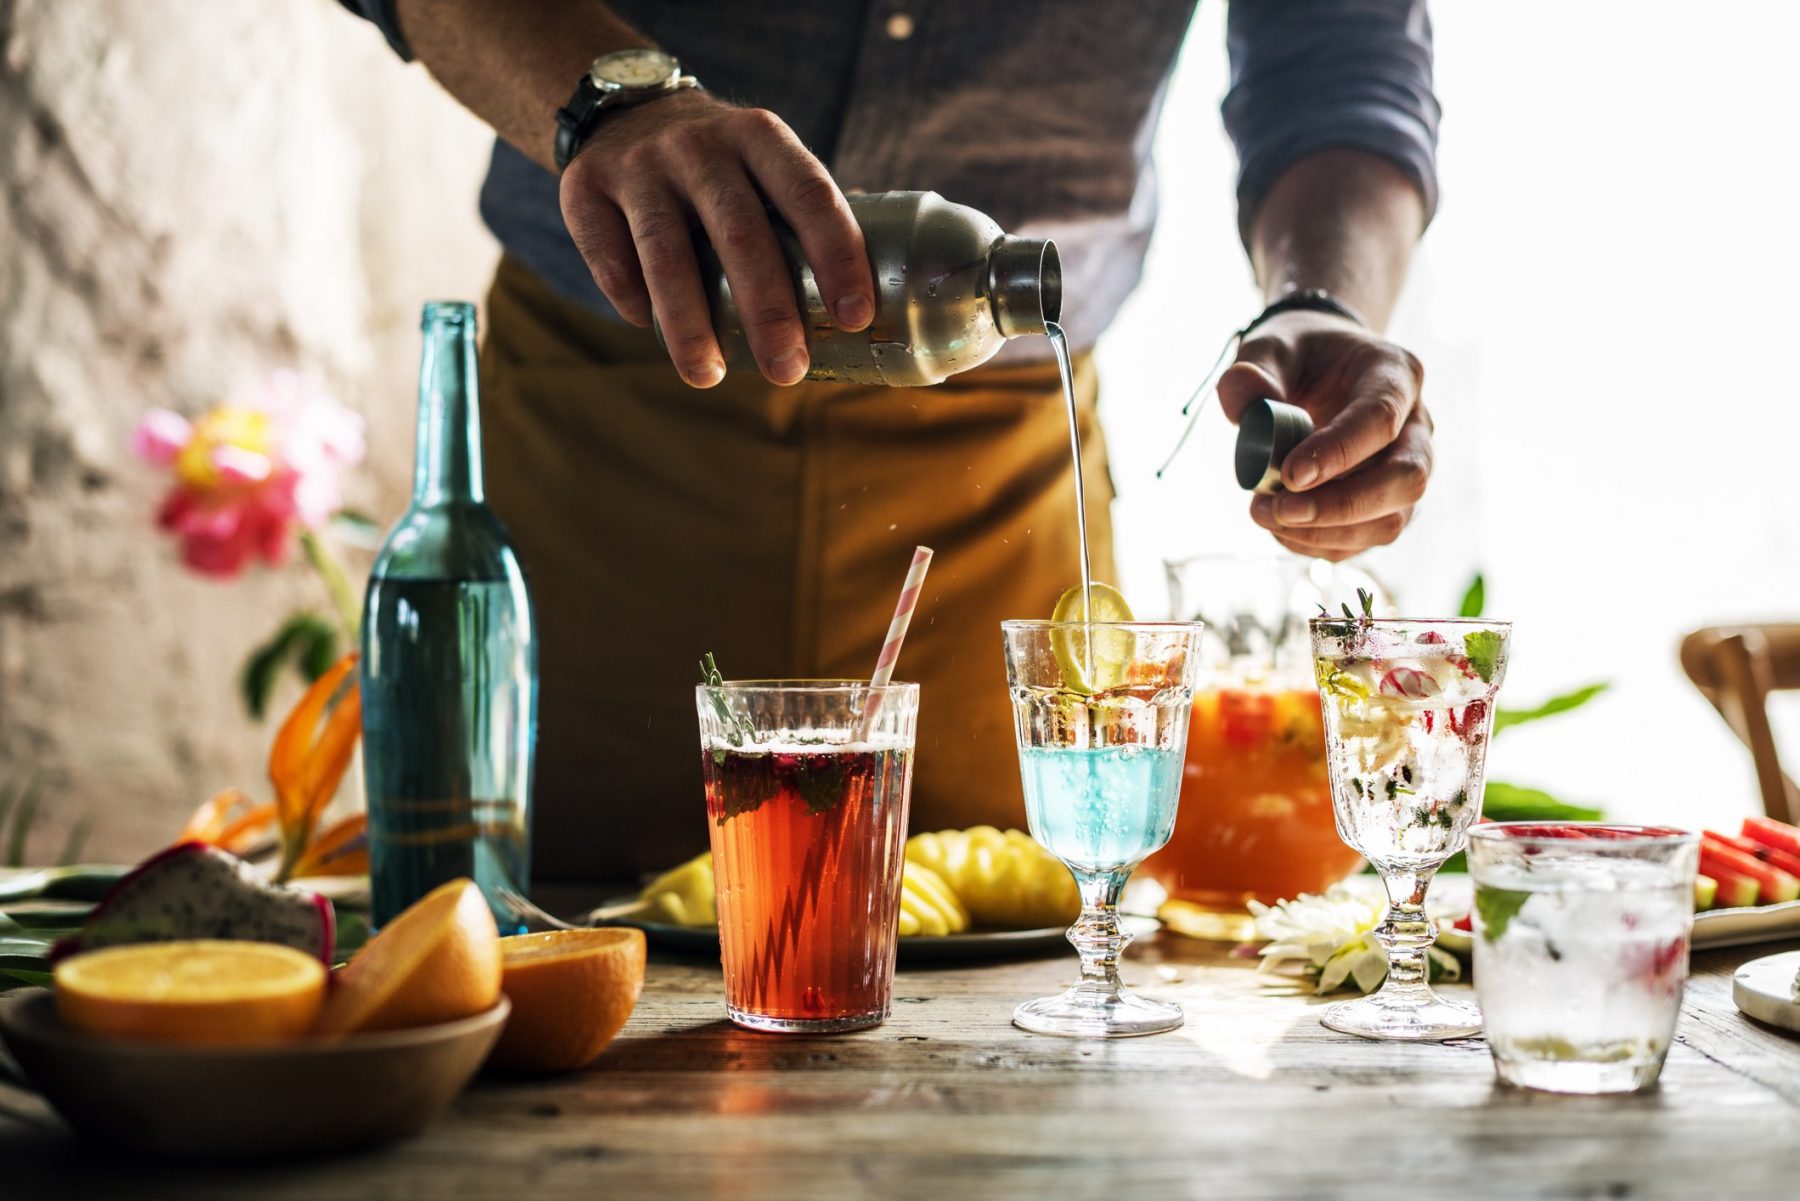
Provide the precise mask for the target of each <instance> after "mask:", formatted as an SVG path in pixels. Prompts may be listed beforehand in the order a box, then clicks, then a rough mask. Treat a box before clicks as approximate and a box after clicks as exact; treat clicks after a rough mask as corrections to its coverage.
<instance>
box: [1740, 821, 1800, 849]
mask: <svg viewBox="0 0 1800 1201" xmlns="http://www.w3.org/2000/svg"><path fill="white" fill-rule="evenodd" d="M1744 837H1745V838H1748V839H1749V840H1750V841H1752V842H1759V843H1761V844H1762V845H1763V846H1766V847H1773V848H1774V849H1775V850H1777V851H1786V852H1787V853H1788V854H1790V855H1800V826H1790V825H1788V824H1787V823H1786V822H1778V821H1776V820H1775V819H1774V818H1772V817H1746V818H1745V819H1744Z"/></svg>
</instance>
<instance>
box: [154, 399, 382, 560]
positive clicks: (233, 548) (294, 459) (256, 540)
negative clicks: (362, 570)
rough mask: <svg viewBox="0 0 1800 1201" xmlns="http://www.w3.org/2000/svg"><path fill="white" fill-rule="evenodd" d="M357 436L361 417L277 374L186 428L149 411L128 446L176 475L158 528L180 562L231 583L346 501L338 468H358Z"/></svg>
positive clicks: (163, 412) (282, 555)
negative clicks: (171, 540) (174, 544)
mask: <svg viewBox="0 0 1800 1201" xmlns="http://www.w3.org/2000/svg"><path fill="white" fill-rule="evenodd" d="M362 431H363V423H362V418H361V417H359V416H358V415H357V414H355V413H353V412H351V411H350V410H349V409H347V408H345V407H344V406H343V405H341V404H339V403H338V402H337V401H336V400H334V399H332V398H331V397H330V396H328V395H326V394H325V393H324V392H322V391H320V390H319V389H318V388H317V387H316V386H315V385H314V384H313V383H312V382H311V381H309V380H307V379H305V378H303V377H301V376H300V375H298V374H297V373H295V372H293V371H287V370H282V371H276V372H274V373H272V374H271V375H270V376H269V378H268V380H267V381H266V382H265V384H264V385H263V388H262V389H261V390H260V391H259V392H258V393H257V394H255V395H253V396H251V397H249V398H247V399H245V400H244V401H242V402H240V403H237V404H228V405H220V406H219V407H217V408H215V409H212V410H211V411H209V412H207V413H206V414H204V415H203V416H201V417H200V418H198V419H197V420H194V421H191V422H190V421H189V420H188V419H187V418H185V417H183V416H181V415H180V414H178V413H172V412H170V411H168V410H167V409H152V410H151V411H150V412H148V413H146V414H144V417H143V419H142V420H141V421H140V422H139V423H138V426H137V428H136V429H135V430H134V431H132V436H131V449H132V453H133V454H135V455H137V456H138V457H139V458H140V459H142V460H144V461H145V462H146V463H151V464H154V465H156V466H159V467H168V468H171V469H172V470H173V472H174V476H175V483H174V486H173V487H172V488H171V489H170V490H169V493H168V495H166V496H165V497H164V498H163V502H162V505H161V507H160V508H159V509H158V510H157V515H156V523H157V525H158V526H160V527H161V528H162V529H164V530H166V531H168V532H169V533H171V534H173V535H174V536H175V537H177V538H178V539H180V541H181V557H182V561H183V562H185V563H186V564H187V565H188V566H189V567H191V568H193V569H194V570H195V571H198V572H201V573H202V574H205V575H213V576H221V577H231V576H235V575H237V574H238V573H240V572H241V571H243V570H244V568H245V567H247V566H248V565H249V564H250V562H251V560H252V559H261V560H262V561H263V562H265V563H268V564H271V565H279V564H280V563H282V562H284V561H285V560H286V558H287V555H288V551H289V550H290V548H291V545H292V542H293V535H294V533H295V532H296V526H298V527H300V528H303V529H318V528H319V527H321V526H323V525H324V524H325V523H326V522H327V521H328V520H330V518H331V515H332V514H333V513H335V512H336V511H337V510H338V508H339V506H340V505H341V504H342V503H343V495H342V489H341V483H342V474H343V471H344V469H345V468H347V467H353V466H355V465H356V464H357V463H359V462H361V461H362V457H363V451H364V447H363V432H362Z"/></svg>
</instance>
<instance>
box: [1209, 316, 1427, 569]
mask: <svg viewBox="0 0 1800 1201" xmlns="http://www.w3.org/2000/svg"><path fill="white" fill-rule="evenodd" d="M1424 377H1425V370H1424V368H1423V367H1422V366H1421V365H1420V363H1419V360H1418V359H1416V358H1414V357H1413V355H1412V354H1411V353H1410V352H1408V351H1406V350H1404V349H1402V348H1401V347H1399V346H1396V345H1394V344H1393V343H1392V342H1388V341H1386V340H1384V339H1383V338H1381V337H1380V336H1379V335H1377V334H1373V333H1371V332H1369V331H1368V330H1366V329H1364V328H1362V327H1361V326H1359V325H1357V324H1356V323H1355V322H1353V321H1349V320H1346V319H1344V318H1342V317H1338V316H1334V315H1332V314H1329V313H1315V312H1309V311H1298V312H1288V313H1280V314H1277V315H1276V316H1274V317H1272V318H1270V319H1269V320H1268V321H1267V322H1265V323H1263V324H1262V325H1259V326H1258V327H1257V328H1256V330H1255V332H1254V333H1252V334H1251V335H1250V337H1248V338H1246V339H1245V340H1244V344H1243V345H1242V346H1241V347H1239V349H1238V356H1237V361H1236V362H1235V363H1233V364H1232V365H1231V366H1230V367H1229V368H1227V369H1226V371H1225V372H1224V374H1222V375H1221V376H1220V377H1219V405H1220V407H1221V408H1222V409H1224V411H1225V415H1226V416H1227V417H1228V418H1230V419H1231V421H1232V422H1233V423H1234V424H1235V423H1236V422H1237V420H1238V418H1239V417H1241V416H1242V415H1243V412H1244V410H1245V408H1246V407H1248V406H1249V404H1250V402H1251V401H1253V400H1255V399H1257V398H1258V397H1262V396H1267V397H1271V398H1273V399H1275V400H1282V401H1286V402H1287V403H1289V404H1295V405H1299V406H1300V407H1301V408H1303V409H1305V410H1306V411H1307V413H1308V414H1309V415H1310V416H1311V417H1312V419H1313V424H1314V425H1315V426H1316V427H1317V428H1316V429H1315V430H1314V432H1313V434H1312V436H1311V437H1309V438H1307V439H1306V440H1305V441H1303V442H1301V443H1300V445H1298V446H1296V447H1294V449H1293V450H1292V451H1291V452H1290V453H1289V454H1288V457H1287V460H1286V461H1285V462H1284V463H1283V464H1282V467H1281V481H1282V485H1283V486H1284V487H1285V488H1286V489H1287V492H1286V493H1283V494H1280V495H1276V496H1257V497H1254V498H1253V499H1252V500H1251V502H1250V517H1251V520H1253V521H1255V522H1256V524H1258V525H1260V526H1262V527H1263V528H1264V529H1266V530H1268V531H1270V532H1271V533H1272V534H1274V535H1275V540H1276V541H1278V542H1280V543H1281V544H1282V545H1283V546H1285V547H1287V548H1288V549H1289V550H1291V551H1296V552H1298V553H1299V554H1303V555H1314V556H1317V557H1318V558H1321V559H1332V560H1340V559H1347V558H1349V557H1350V556H1352V555H1354V554H1357V553H1358V552H1360V551H1364V550H1367V549H1368V548H1369V547H1371V546H1383V545H1386V544H1387V543H1389V542H1392V541H1393V540H1394V539H1395V538H1396V537H1398V536H1399V534H1400V531H1401V530H1402V529H1404V528H1405V527H1406V523H1407V521H1408V520H1409V519H1410V518H1411V517H1412V510H1413V505H1414V504H1416V503H1417V502H1418V500H1419V498H1420V497H1421V496H1423V495H1424V494H1425V483H1426V481H1427V480H1428V479H1429V478H1430V476H1431V415H1430V414H1429V413H1427V412H1426V411H1425V406H1424V404H1423V403H1421V401H1420V399H1419V389H1420V385H1421V384H1422V383H1423V381H1424Z"/></svg>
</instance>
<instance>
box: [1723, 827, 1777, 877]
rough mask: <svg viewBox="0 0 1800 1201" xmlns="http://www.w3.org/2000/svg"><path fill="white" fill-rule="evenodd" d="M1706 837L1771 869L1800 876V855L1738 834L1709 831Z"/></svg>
mask: <svg viewBox="0 0 1800 1201" xmlns="http://www.w3.org/2000/svg"><path fill="white" fill-rule="evenodd" d="M1706 837H1708V838H1710V839H1712V840H1713V841H1715V842H1722V843H1724V844H1725V845H1726V846H1728V847H1732V848H1734V849H1736V850H1739V851H1742V852H1744V854H1746V855H1754V856H1756V857H1757V858H1758V859H1760V860H1762V861H1763V862H1764V863H1767V864H1768V865H1770V866H1771V867H1778V868H1780V869H1781V870H1782V871H1784V872H1786V873H1787V874H1788V875H1790V876H1800V855H1791V854H1789V853H1788V852H1786V851H1782V850H1777V849H1776V848H1775V847H1769V846H1764V845H1763V844H1762V843H1760V842H1757V841H1756V840H1755V839H1752V838H1743V837H1740V836H1738V835H1736V834H1721V833H1719V832H1718V831H1717V830H1708V831H1707V832H1706Z"/></svg>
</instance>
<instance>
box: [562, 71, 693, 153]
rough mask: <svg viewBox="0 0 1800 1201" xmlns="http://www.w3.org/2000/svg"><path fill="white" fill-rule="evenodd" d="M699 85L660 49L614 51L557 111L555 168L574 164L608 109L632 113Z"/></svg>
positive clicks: (582, 78)
mask: <svg viewBox="0 0 1800 1201" xmlns="http://www.w3.org/2000/svg"><path fill="white" fill-rule="evenodd" d="M699 86H700V81H699V80H697V79H695V78H694V77H693V76H692V75H683V74H682V73H681V63H680V62H678V61H676V58H675V56H674V55H672V54H665V53H663V52H662V51H661V50H651V49H648V48H646V49H640V50H615V51H613V52H612V53H611V54H602V55H601V56H600V57H599V58H597V59H595V60H594V63H593V65H592V66H590V67H589V68H588V69H587V73H586V74H584V75H583V76H582V77H581V82H580V83H578V84H576V85H575V94H574V95H573V96H570V97H569V102H568V103H567V104H565V105H563V106H562V107H561V108H559V109H557V110H556V169H557V170H559V171H560V170H562V169H563V168H564V167H567V166H568V165H569V160H570V159H572V158H574V157H575V152H576V151H578V150H580V149H581V147H582V144H583V143H584V142H586V141H587V140H588V137H589V135H591V134H592V133H593V132H594V127H595V126H596V125H598V124H599V123H600V114H601V113H603V112H605V111H606V110H607V109H609V108H627V107H630V106H631V105H634V104H642V103H644V102H645V101H646V100H655V99H656V98H657V97H659V96H672V95H674V94H675V93H676V92H684V91H686V90H687V89H689V88H694V87H699Z"/></svg>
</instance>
